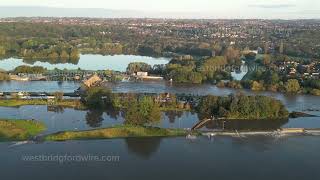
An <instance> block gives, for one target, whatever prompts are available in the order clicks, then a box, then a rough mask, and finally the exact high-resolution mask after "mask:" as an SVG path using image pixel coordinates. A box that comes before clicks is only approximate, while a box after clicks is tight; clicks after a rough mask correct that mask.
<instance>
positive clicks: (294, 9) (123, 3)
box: [0, 0, 320, 19]
mask: <svg viewBox="0 0 320 180" xmlns="http://www.w3.org/2000/svg"><path fill="white" fill-rule="evenodd" d="M0 6H48V7H65V8H105V9H116V10H139V11H145V12H157V13H165V12H168V13H172V16H177V15H179V14H180V15H181V16H184V15H187V16H194V17H208V18H282V19H300V18H320V0H1V1H0Z"/></svg>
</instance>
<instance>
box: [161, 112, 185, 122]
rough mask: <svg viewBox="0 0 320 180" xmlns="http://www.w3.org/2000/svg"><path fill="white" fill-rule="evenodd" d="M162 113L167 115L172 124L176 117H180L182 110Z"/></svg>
mask: <svg viewBox="0 0 320 180" xmlns="http://www.w3.org/2000/svg"><path fill="white" fill-rule="evenodd" d="M164 114H165V116H167V117H168V119H169V122H170V123H172V124H173V123H175V120H176V119H177V118H181V117H182V115H183V112H182V111H167V112H165V113H164Z"/></svg>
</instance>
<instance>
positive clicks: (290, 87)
mask: <svg viewBox="0 0 320 180" xmlns="http://www.w3.org/2000/svg"><path fill="white" fill-rule="evenodd" d="M299 91H300V84H299V81H298V80H296V79H289V80H288V82H287V83H286V92H288V93H298V92H299Z"/></svg>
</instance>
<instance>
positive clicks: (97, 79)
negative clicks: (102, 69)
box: [83, 74, 102, 88]
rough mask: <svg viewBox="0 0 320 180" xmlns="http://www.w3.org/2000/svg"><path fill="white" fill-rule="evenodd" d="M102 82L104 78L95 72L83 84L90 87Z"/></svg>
mask: <svg viewBox="0 0 320 180" xmlns="http://www.w3.org/2000/svg"><path fill="white" fill-rule="evenodd" d="M101 82H102V79H101V78H100V77H99V76H98V75H97V74H94V75H92V76H90V77H89V78H88V79H87V80H85V81H84V82H83V84H84V85H85V86H86V87H88V88H90V87H94V86H98V85H99V84H100V83H101Z"/></svg>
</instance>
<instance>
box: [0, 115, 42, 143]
mask: <svg viewBox="0 0 320 180" xmlns="http://www.w3.org/2000/svg"><path fill="white" fill-rule="evenodd" d="M44 130H46V127H45V125H44V124H43V123H41V122H38V121H32V120H8V119H7V120H1V119H0V142H1V141H24V140H28V139H30V138H32V137H34V136H36V135H38V134H39V133H41V132H42V131H44Z"/></svg>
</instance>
